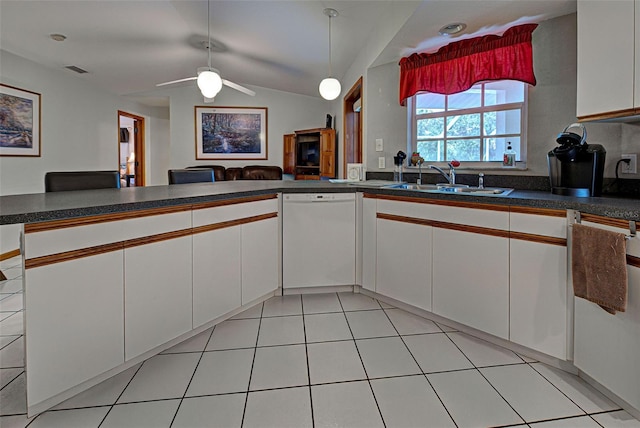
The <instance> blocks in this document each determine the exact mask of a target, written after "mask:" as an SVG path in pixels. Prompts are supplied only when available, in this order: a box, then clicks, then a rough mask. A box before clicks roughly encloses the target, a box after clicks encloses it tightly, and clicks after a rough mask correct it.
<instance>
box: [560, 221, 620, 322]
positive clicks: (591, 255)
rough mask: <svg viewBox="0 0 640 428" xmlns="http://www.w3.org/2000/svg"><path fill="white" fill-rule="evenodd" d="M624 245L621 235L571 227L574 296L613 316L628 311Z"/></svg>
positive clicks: (594, 229) (602, 230) (584, 227)
mask: <svg viewBox="0 0 640 428" xmlns="http://www.w3.org/2000/svg"><path fill="white" fill-rule="evenodd" d="M626 253H627V242H626V239H625V235H624V234H623V233H617V232H610V231H608V230H604V229H598V228H595V227H589V226H584V225H581V224H574V225H573V234H572V250H571V271H572V273H573V293H574V295H575V296H576V297H582V298H583V299H587V300H589V301H591V302H593V303H596V304H598V305H600V307H601V308H602V309H604V310H605V311H607V312H609V313H611V314H615V313H616V311H620V312H624V311H625V310H626V308H627V254H626Z"/></svg>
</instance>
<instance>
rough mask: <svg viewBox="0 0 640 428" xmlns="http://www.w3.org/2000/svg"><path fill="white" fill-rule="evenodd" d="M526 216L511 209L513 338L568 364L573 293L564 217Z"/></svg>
mask: <svg viewBox="0 0 640 428" xmlns="http://www.w3.org/2000/svg"><path fill="white" fill-rule="evenodd" d="M524 211H525V212H518V209H517V207H512V211H511V214H510V220H511V234H510V235H511V239H510V248H509V260H510V269H509V282H510V285H511V293H510V308H511V310H510V318H509V325H510V336H509V339H510V340H511V341H512V342H514V343H517V344H519V345H523V346H526V347H528V348H531V349H534V350H536V351H540V352H542V353H545V354H547V355H551V356H554V357H556V358H559V359H561V360H567V359H570V353H569V341H570V336H571V334H570V329H569V328H568V322H569V321H568V319H569V302H570V299H569V298H570V296H571V290H570V289H569V287H568V284H567V261H568V260H567V245H566V230H567V220H566V212H565V211H555V210H530V209H525V210H524ZM526 211H529V213H527V212H526ZM536 211H537V214H535V213H534V212H536Z"/></svg>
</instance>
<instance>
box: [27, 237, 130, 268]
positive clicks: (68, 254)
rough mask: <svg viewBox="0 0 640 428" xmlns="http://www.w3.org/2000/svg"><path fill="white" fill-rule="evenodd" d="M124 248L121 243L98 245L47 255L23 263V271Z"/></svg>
mask: <svg viewBox="0 0 640 428" xmlns="http://www.w3.org/2000/svg"><path fill="white" fill-rule="evenodd" d="M123 248H124V245H123V242H114V243H112V244H104V245H98V246H95V247H89V248H82V249H79V250H72V251H65V252H64V253H57V254H49V255H47V256H42V257H35V258H33V259H27V260H25V261H24V268H25V269H32V268H37V267H41V266H46V265H51V264H54V263H61V262H68V261H71V260H75V259H81V258H83V257H90V256H96V255H98V254H104V253H110V252H112V251H120V250H122V249H123Z"/></svg>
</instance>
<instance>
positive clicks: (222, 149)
mask: <svg viewBox="0 0 640 428" xmlns="http://www.w3.org/2000/svg"><path fill="white" fill-rule="evenodd" d="M195 115H196V118H195V119H196V120H195V123H196V159H219V160H223V159H226V160H240V159H267V108H266V107H204V106H196V107H195Z"/></svg>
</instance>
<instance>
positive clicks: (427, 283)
mask: <svg viewBox="0 0 640 428" xmlns="http://www.w3.org/2000/svg"><path fill="white" fill-rule="evenodd" d="M432 229H433V228H432V227H431V226H425V225H422V224H415V223H410V222H406V221H401V220H387V219H378V221H377V245H376V247H375V248H377V269H376V292H378V293H380V294H383V295H385V296H389V297H391V298H393V299H396V300H399V301H401V302H403V303H407V304H409V305H413V306H416V307H418V308H421V309H424V310H427V311H431V241H432Z"/></svg>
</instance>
